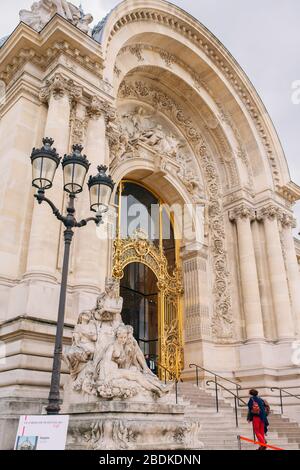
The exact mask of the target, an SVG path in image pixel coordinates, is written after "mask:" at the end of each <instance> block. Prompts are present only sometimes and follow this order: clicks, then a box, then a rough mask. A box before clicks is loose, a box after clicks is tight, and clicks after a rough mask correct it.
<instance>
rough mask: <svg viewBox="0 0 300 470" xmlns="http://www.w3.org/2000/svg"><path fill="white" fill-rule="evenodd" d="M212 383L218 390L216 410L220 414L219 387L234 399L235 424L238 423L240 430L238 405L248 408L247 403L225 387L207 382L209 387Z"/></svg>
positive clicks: (213, 381)
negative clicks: (242, 404) (241, 404)
mask: <svg viewBox="0 0 300 470" xmlns="http://www.w3.org/2000/svg"><path fill="white" fill-rule="evenodd" d="M210 383H214V384H215V388H216V408H217V413H218V412H219V396H218V387H221V388H223V390H226V392H228V393H230V394H231V395H232V396H233V397H234V411H235V422H236V427H237V428H238V426H239V419H238V412H237V409H238V403H239V402H242V403H244V405H246V406H247V403H246V402H245V401H244V400H242V399H241V398H240V397H239V396H238V395H237V394H235V393H233V392H232V391H231V390H230V389H229V388H227V387H225V386H224V385H222V384H220V383H218V382H216V381H215V380H207V381H206V385H209V384H210Z"/></svg>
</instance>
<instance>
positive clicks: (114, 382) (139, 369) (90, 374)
mask: <svg viewBox="0 0 300 470" xmlns="http://www.w3.org/2000/svg"><path fill="white" fill-rule="evenodd" d="M122 306H123V299H122V297H120V296H119V284H118V282H116V281H115V280H113V279H111V280H109V281H107V283H106V287H105V292H103V293H102V294H100V296H99V297H98V299H97V302H96V307H95V308H94V309H92V310H90V311H84V312H82V313H81V314H80V316H79V319H78V324H77V325H76V327H75V329H74V333H73V342H72V346H71V347H70V348H69V349H68V350H66V351H65V352H64V355H63V358H64V360H65V362H66V363H67V365H68V367H69V370H70V379H69V381H70V382H69V384H68V386H69V387H70V385H71V390H72V391H73V392H74V391H75V392H77V393H79V394H81V395H82V396H83V397H85V396H97V397H99V398H102V399H113V398H118V399H128V398H132V397H138V396H144V395H145V393H146V395H147V400H151V399H152V398H155V397H156V398H158V397H161V396H163V395H165V394H166V393H168V392H169V390H170V388H169V386H166V385H165V384H163V383H162V382H160V380H159V379H158V378H157V377H156V376H155V375H154V374H153V373H152V372H151V370H150V369H149V368H148V366H147V364H146V361H145V358H144V355H143V353H142V351H141V349H140V347H139V345H138V343H137V341H136V339H135V338H134V336H133V328H132V327H131V326H130V325H124V324H123V322H122V317H121V311H122ZM68 393H69V392H68ZM77 398H78V397H77Z"/></svg>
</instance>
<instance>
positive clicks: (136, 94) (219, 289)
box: [119, 81, 233, 341]
mask: <svg viewBox="0 0 300 470" xmlns="http://www.w3.org/2000/svg"><path fill="white" fill-rule="evenodd" d="M119 95H120V97H121V98H134V99H139V100H141V101H145V102H148V103H149V104H151V105H152V106H154V107H155V108H157V110H159V111H160V112H162V113H164V114H166V115H167V116H168V117H169V118H170V119H171V120H172V121H173V122H174V123H175V124H176V125H177V126H178V127H179V128H180V129H181V131H182V133H183V134H184V135H185V137H186V139H187V140H188V142H189V143H190V145H191V146H192V147H193V149H194V152H195V154H196V156H197V160H198V162H199V163H200V165H201V167H202V171H203V174H204V176H205V183H206V187H207V192H208V198H209V217H210V240H211V249H212V256H213V271H214V297H215V301H214V309H213V316H212V321H211V329H212V334H213V336H214V337H216V338H218V339H223V340H224V341H228V340H230V339H231V338H233V317H232V308H231V307H232V302H231V296H230V293H229V286H230V278H229V272H228V269H227V257H226V248H225V228H224V221H223V210H222V195H221V192H220V187H221V185H220V180H219V176H218V171H217V169H216V166H215V163H214V161H213V159H212V157H211V156H210V155H209V154H208V152H207V148H206V145H205V143H204V141H203V139H202V137H201V135H200V134H199V132H198V131H197V129H196V128H195V126H194V123H193V121H192V119H191V118H190V117H189V116H187V115H186V114H185V112H184V111H183V109H181V108H180V107H179V106H178V105H177V104H176V103H175V102H174V101H173V99H172V98H170V97H169V96H167V95H166V94H165V93H163V92H162V91H161V90H159V89H156V88H154V87H152V86H149V85H146V84H144V83H143V82H141V81H135V82H123V83H122V84H121V86H120V91H119Z"/></svg>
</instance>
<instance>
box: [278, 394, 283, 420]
mask: <svg viewBox="0 0 300 470" xmlns="http://www.w3.org/2000/svg"><path fill="white" fill-rule="evenodd" d="M279 395H280V408H281V414H282V415H283V400H282V389H281V388H280V389H279Z"/></svg>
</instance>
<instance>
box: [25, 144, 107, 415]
mask: <svg viewBox="0 0 300 470" xmlns="http://www.w3.org/2000/svg"><path fill="white" fill-rule="evenodd" d="M53 144H54V140H53V139H51V138H49V137H45V138H44V139H43V147H42V148H40V149H35V148H34V149H33V150H32V153H31V157H30V158H31V163H32V185H33V186H34V187H36V188H37V190H38V191H37V194H35V196H34V197H35V198H36V199H37V201H38V203H39V204H42V202H46V203H47V204H48V205H49V206H50V207H51V209H52V211H53V214H54V215H55V217H56V218H57V219H58V220H60V221H61V222H62V223H63V225H64V226H65V231H64V258H63V267H62V277H61V287H60V297H59V307H58V318H57V328H56V335H55V348H54V356H53V366H52V376H51V386H50V392H49V398H48V406H47V407H46V411H47V414H58V413H59V411H60V393H59V392H60V390H59V389H60V373H61V360H62V357H61V356H62V347H63V329H64V317H65V304H66V293H67V279H68V270H69V257H70V247H71V242H72V238H73V235H74V232H73V229H74V228H80V227H84V226H85V225H87V224H88V222H91V221H93V222H95V223H96V225H97V226H98V225H99V224H101V223H103V221H102V214H103V213H104V212H106V211H107V210H108V204H109V200H110V197H111V194H112V191H113V188H114V182H113V181H112V179H111V177H110V176H109V175H107V174H106V171H107V167H105V166H98V174H97V175H96V176H90V179H89V182H88V188H89V193H90V210H91V211H93V212H96V215H95V217H89V218H87V219H83V220H81V221H79V222H77V220H76V218H75V206H74V202H75V199H76V195H77V194H79V193H81V192H82V190H83V185H84V181H85V178H86V175H87V172H88V169H89V167H90V163H89V161H88V160H87V158H86V156H85V155H82V154H81V152H82V150H83V147H82V146H81V145H78V144H76V145H73V152H72V153H71V154H70V155H65V156H64V158H63V159H62V160H61V158H60V156H59V155H58V154H57V152H56V149H55V148H53V147H52V145H53ZM60 161H61V164H62V168H63V176H64V188H63V189H64V191H65V192H66V193H67V194H68V197H69V201H68V206H67V213H66V215H62V214H61V213H60V211H59V210H58V209H57V208H56V207H55V205H54V204H53V202H52V201H50V199H48V198H47V197H46V196H45V191H46V190H47V189H50V188H51V187H52V184H53V179H54V176H55V172H56V170H57V168H58V166H59V163H60Z"/></svg>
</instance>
